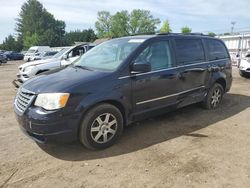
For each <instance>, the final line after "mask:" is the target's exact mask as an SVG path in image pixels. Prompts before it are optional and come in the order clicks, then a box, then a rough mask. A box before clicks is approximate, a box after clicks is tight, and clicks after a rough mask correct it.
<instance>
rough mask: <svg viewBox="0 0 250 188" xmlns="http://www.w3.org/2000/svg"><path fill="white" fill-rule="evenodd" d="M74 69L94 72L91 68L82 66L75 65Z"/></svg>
mask: <svg viewBox="0 0 250 188" xmlns="http://www.w3.org/2000/svg"><path fill="white" fill-rule="evenodd" d="M73 67H76V68H81V69H85V70H90V71H92V69H90V68H88V67H85V66H82V65H73Z"/></svg>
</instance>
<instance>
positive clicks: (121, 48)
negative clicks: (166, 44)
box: [74, 38, 145, 71]
mask: <svg viewBox="0 0 250 188" xmlns="http://www.w3.org/2000/svg"><path fill="white" fill-rule="evenodd" d="M144 40H145V39H131V38H130V39H128V38H123V39H113V40H110V41H107V42H104V43H102V44H100V45H98V46H96V47H94V48H93V49H91V50H90V51H88V52H87V53H85V54H83V55H82V57H81V58H79V59H78V60H77V61H76V62H75V63H74V66H82V67H86V68H89V69H97V70H104V71H114V70H115V69H116V68H118V66H119V65H120V64H121V63H122V62H123V61H124V60H125V59H126V58H127V57H128V56H129V55H130V54H131V53H132V52H133V51H134V50H135V48H137V47H138V46H139V45H140V44H141V43H142V42H143V41H144Z"/></svg>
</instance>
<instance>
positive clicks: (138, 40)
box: [128, 39, 145, 43]
mask: <svg viewBox="0 0 250 188" xmlns="http://www.w3.org/2000/svg"><path fill="white" fill-rule="evenodd" d="M144 41H145V39H130V40H129V41H128V42H130V43H142V42H144Z"/></svg>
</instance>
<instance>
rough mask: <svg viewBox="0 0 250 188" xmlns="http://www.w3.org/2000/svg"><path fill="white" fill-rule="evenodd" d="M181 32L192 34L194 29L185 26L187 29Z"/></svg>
mask: <svg viewBox="0 0 250 188" xmlns="http://www.w3.org/2000/svg"><path fill="white" fill-rule="evenodd" d="M181 32H182V33H191V32H192V29H191V28H190V27H187V26H185V27H183V28H181Z"/></svg>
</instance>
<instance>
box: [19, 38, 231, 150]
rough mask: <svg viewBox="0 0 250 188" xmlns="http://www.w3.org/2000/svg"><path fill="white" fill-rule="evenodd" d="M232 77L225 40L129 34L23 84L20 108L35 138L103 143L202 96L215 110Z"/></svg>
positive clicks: (91, 144) (97, 145)
mask: <svg viewBox="0 0 250 188" xmlns="http://www.w3.org/2000/svg"><path fill="white" fill-rule="evenodd" d="M231 83H232V67H231V59H230V56H229V53H228V50H227V48H226V46H225V45H224V43H223V42H222V41H221V40H220V39H216V38H213V37H209V36H203V35H192V34H189V35H181V34H164V35H163V34H160V35H149V36H133V37H124V38H118V39H112V40H110V41H108V42H104V43H102V44H100V45H98V46H96V47H95V48H93V49H92V50H90V51H88V52H87V53H86V54H84V55H83V56H82V57H81V58H79V60H77V61H76V62H75V63H73V64H72V65H70V66H67V67H64V68H60V69H57V70H54V71H50V72H46V73H44V74H41V75H39V76H37V77H35V78H33V79H30V80H29V81H27V82H26V83H24V84H23V86H22V87H21V88H20V89H19V91H18V93H17V96H16V99H15V105H14V106H15V107H14V108H15V113H16V117H17V120H18V122H19V124H20V126H21V128H22V130H23V131H24V132H25V133H26V134H27V135H28V136H30V137H31V138H32V139H34V140H35V141H37V142H41V143H47V142H50V141H55V140H56V141H64V142H66V141H72V140H76V139H79V140H80V142H81V143H82V144H83V145H84V146H86V147H87V148H91V149H93V148H95V149H100V148H106V147H109V146H111V145H113V144H114V142H115V141H116V140H117V139H118V138H119V137H120V136H121V134H122V131H123V127H124V126H126V125H128V124H130V123H131V122H134V121H138V120H140V119H142V118H149V117H151V116H154V115H156V114H160V113H166V112H167V111H170V110H173V109H177V108H181V107H183V106H187V105H190V104H193V103H198V102H199V103H202V104H203V106H204V107H205V108H207V109H215V108H217V107H218V106H219V104H220V103H221V100H222V97H223V95H224V93H226V92H228V91H229V89H230V87H231ZM142 128H143V127H142Z"/></svg>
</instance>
